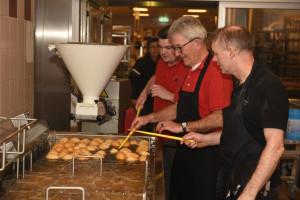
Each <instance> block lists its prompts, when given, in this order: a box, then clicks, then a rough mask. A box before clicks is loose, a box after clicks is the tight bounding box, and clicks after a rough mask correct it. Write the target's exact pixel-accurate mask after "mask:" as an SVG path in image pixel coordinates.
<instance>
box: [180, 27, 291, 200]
mask: <svg viewBox="0 0 300 200" xmlns="http://www.w3.org/2000/svg"><path fill="white" fill-rule="evenodd" d="M212 49H213V51H214V53H215V54H214V57H213V59H214V60H215V61H217V62H218V63H219V64H220V66H221V69H222V72H223V73H227V74H231V75H233V76H235V77H236V78H237V79H238V83H237V85H236V87H235V89H234V91H233V93H232V96H231V104H230V106H229V107H227V108H225V109H223V115H220V117H223V131H222V132H213V133H209V134H199V133H189V134H187V135H185V136H184V137H183V139H185V140H189V139H193V140H195V141H196V142H185V144H186V145H187V146H189V147H191V148H202V147H206V146H212V145H219V144H220V152H221V169H220V173H219V177H218V178H219V186H220V187H219V199H222V200H223V199H230V200H235V199H238V200H244V199H247V200H254V199H256V200H260V199H270V200H273V199H277V198H278V186H279V184H280V177H279V172H278V163H279V161H280V158H281V156H282V154H283V152H284V144H283V140H284V131H285V129H286V125H287V120H288V111H289V103H288V97H287V92H286V90H285V88H284V86H283V85H282V83H281V82H280V80H279V79H278V78H277V77H276V76H275V75H274V74H272V73H271V72H270V71H268V70H267V69H266V68H265V67H263V66H261V65H260V64H258V63H257V62H256V61H255V60H254V57H253V43H252V38H251V35H250V33H249V31H248V30H247V29H246V28H244V27H241V26H228V27H225V28H221V29H219V30H218V31H217V32H216V33H215V37H214V39H213V43H212Z"/></svg>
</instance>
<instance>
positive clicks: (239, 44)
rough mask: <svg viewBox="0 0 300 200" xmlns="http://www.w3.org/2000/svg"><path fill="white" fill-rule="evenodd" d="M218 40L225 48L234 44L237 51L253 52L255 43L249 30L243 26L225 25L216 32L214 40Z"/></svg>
mask: <svg viewBox="0 0 300 200" xmlns="http://www.w3.org/2000/svg"><path fill="white" fill-rule="evenodd" d="M216 41H218V42H219V44H220V46H221V47H222V48H223V49H227V48H228V46H234V47H235V48H236V49H237V51H239V52H242V51H248V52H253V50H254V44H253V40H252V37H251V33H250V32H249V30H248V29H247V28H245V27H243V26H225V27H224V28H220V29H218V30H217V31H216V32H215V36H214V39H213V42H216Z"/></svg>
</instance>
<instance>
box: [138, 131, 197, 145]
mask: <svg viewBox="0 0 300 200" xmlns="http://www.w3.org/2000/svg"><path fill="white" fill-rule="evenodd" d="M135 132H137V133H144V134H148V135H153V136H158V137H164V138H169V139H173V140H179V141H184V142H185V141H189V142H195V141H194V140H184V139H182V138H181V137H176V136H171V135H164V134H159V133H150V132H146V131H139V130H135Z"/></svg>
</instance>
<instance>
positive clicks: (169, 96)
mask: <svg viewBox="0 0 300 200" xmlns="http://www.w3.org/2000/svg"><path fill="white" fill-rule="evenodd" d="M150 91H151V94H152V97H159V98H161V99H164V100H167V101H173V98H174V94H173V93H172V92H170V91H169V90H167V89H166V88H164V87H163V86H161V85H156V84H154V85H153V86H152V87H151V88H150Z"/></svg>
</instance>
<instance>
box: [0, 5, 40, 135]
mask: <svg viewBox="0 0 300 200" xmlns="http://www.w3.org/2000/svg"><path fill="white" fill-rule="evenodd" d="M16 2H17V4H16V5H15V6H17V8H16V9H17V18H16V17H10V16H9V6H10V3H9V0H0V116H1V117H14V116H16V115H19V114H21V113H24V112H30V116H31V117H32V116H33V112H34V110H33V108H34V106H33V103H34V102H33V99H34V98H33V94H34V91H33V90H34V84H33V83H34V82H33V81H34V80H33V79H34V74H33V73H34V70H33V66H34V63H33V59H28V58H27V59H26V55H33V33H34V30H33V28H34V26H33V20H32V19H33V14H34V13H33V10H34V9H33V5H34V0H31V1H27V3H28V2H30V4H31V20H25V9H24V6H25V3H26V0H16ZM28 29H31V30H28ZM29 34H30V35H29ZM28 38H29V40H28ZM28 41H30V42H28ZM29 51H30V52H29ZM12 130H13V128H12V125H11V124H10V123H9V122H5V123H0V138H3V137H5V136H6V135H7V134H8V133H9V132H10V131H12Z"/></svg>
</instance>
